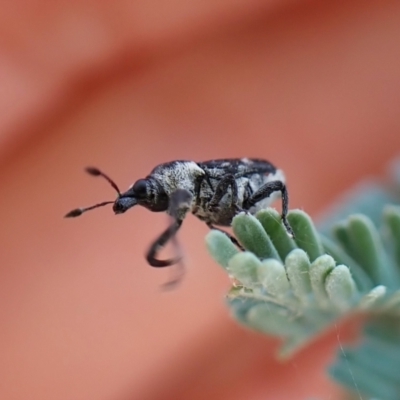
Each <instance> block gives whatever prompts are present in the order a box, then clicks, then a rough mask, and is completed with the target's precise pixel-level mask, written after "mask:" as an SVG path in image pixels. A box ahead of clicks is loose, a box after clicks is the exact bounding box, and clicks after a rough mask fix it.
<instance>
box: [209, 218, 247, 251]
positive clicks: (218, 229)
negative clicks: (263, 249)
mask: <svg viewBox="0 0 400 400" xmlns="http://www.w3.org/2000/svg"><path fill="white" fill-rule="evenodd" d="M207 226H208V227H209V228H210V229H215V230H216V231H220V232H222V233H223V234H224V235H226V236H228V238H229V239H230V240H231V242H232V243H233V244H234V245H235V246H237V247H239V249H240V250H242V251H244V247H243V246H242V245H241V244H240V243H239V242H238V240H237V239H236V238H235V236H232V235H231V234H229V233H228V232H225V231H224V230H223V229H220V228H217V227H215V226H214V225H213V224H212V223H211V222H207Z"/></svg>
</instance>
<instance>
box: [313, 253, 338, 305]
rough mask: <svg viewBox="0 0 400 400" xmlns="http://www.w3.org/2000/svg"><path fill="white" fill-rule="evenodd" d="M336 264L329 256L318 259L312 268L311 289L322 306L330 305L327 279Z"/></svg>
mask: <svg viewBox="0 0 400 400" xmlns="http://www.w3.org/2000/svg"><path fill="white" fill-rule="evenodd" d="M335 265H336V262H335V260H334V259H333V258H332V257H331V256H328V255H327V254H325V255H323V256H320V257H318V258H317V259H316V260H315V261H314V262H313V263H311V266H310V280H311V287H312V290H313V292H314V295H315V298H316V300H317V302H318V303H319V304H320V305H321V306H326V305H327V304H328V293H327V291H326V288H325V279H326V278H327V276H328V274H329V273H330V272H331V271H332V270H333V269H334V268H335Z"/></svg>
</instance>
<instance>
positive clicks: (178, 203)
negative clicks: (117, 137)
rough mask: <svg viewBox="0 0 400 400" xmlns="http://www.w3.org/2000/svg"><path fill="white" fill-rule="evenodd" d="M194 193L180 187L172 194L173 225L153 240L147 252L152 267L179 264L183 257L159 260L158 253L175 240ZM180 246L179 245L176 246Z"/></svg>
mask: <svg viewBox="0 0 400 400" xmlns="http://www.w3.org/2000/svg"><path fill="white" fill-rule="evenodd" d="M192 197H193V196H192V195H191V193H189V192H188V191H187V190H182V189H178V190H176V191H175V192H174V193H172V194H171V197H170V205H169V210H168V213H169V214H170V215H171V217H172V218H173V222H172V223H171V225H170V226H169V227H168V228H167V229H166V230H165V231H164V232H163V233H162V234H161V235H160V236H159V237H158V238H157V239H156V240H155V241H154V242H153V244H152V245H151V246H150V249H149V250H148V252H147V254H146V259H147V261H148V263H149V264H150V265H151V266H152V267H157V268H161V267H169V266H171V265H173V264H177V263H178V262H179V261H180V260H181V257H180V256H178V257H175V258H172V259H169V260H159V259H158V258H157V254H158V253H159V252H160V250H161V249H162V248H163V247H164V246H165V245H166V244H167V243H168V242H169V241H170V240H174V239H175V236H176V233H177V232H178V230H179V228H180V227H181V225H182V222H183V220H184V218H185V216H186V214H187V212H188V211H189V210H190V206H191V201H192ZM176 247H178V246H176Z"/></svg>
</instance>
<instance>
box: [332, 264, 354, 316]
mask: <svg viewBox="0 0 400 400" xmlns="http://www.w3.org/2000/svg"><path fill="white" fill-rule="evenodd" d="M325 289H326V292H327V294H328V296H329V299H330V300H331V302H332V303H333V304H335V305H336V306H337V307H339V308H340V309H342V310H344V311H345V310H348V309H349V308H350V306H351V305H352V303H353V301H354V300H355V296H356V294H357V289H356V284H355V282H354V280H353V278H352V276H351V273H350V270H349V269H348V268H347V267H346V266H345V265H338V266H337V267H335V268H333V270H332V271H331V272H330V273H329V274H328V276H327V277H326V280H325Z"/></svg>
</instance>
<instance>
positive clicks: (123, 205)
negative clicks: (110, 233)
mask: <svg viewBox="0 0 400 400" xmlns="http://www.w3.org/2000/svg"><path fill="white" fill-rule="evenodd" d="M136 204H137V200H136V198H134V197H124V196H122V197H118V199H117V200H115V202H114V204H113V211H114V213H115V214H123V213H124V212H125V211H127V210H129V209H130V208H131V207H133V206H135V205H136Z"/></svg>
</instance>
